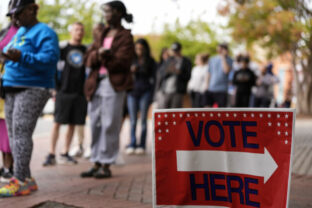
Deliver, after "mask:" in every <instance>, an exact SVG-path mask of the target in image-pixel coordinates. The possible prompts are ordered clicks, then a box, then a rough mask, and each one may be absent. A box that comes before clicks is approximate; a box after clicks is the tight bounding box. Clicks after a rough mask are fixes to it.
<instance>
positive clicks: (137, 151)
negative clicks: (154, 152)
mask: <svg viewBox="0 0 312 208" xmlns="http://www.w3.org/2000/svg"><path fill="white" fill-rule="evenodd" d="M135 154H136V155H144V154H145V149H143V148H142V147H139V148H136V149H135Z"/></svg>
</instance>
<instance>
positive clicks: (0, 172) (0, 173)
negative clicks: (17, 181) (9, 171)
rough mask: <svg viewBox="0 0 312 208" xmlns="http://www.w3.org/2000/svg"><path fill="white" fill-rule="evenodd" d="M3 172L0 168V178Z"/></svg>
mask: <svg viewBox="0 0 312 208" xmlns="http://www.w3.org/2000/svg"><path fill="white" fill-rule="evenodd" d="M3 171H4V168H0V177H1V176H2V173H3Z"/></svg>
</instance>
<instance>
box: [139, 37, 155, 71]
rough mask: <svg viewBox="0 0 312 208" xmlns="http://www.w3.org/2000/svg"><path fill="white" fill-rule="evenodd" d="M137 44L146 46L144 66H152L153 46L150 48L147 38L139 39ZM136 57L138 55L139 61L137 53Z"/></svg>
mask: <svg viewBox="0 0 312 208" xmlns="http://www.w3.org/2000/svg"><path fill="white" fill-rule="evenodd" d="M136 44H140V45H142V46H143V48H144V52H143V67H144V68H146V69H148V68H150V67H151V65H152V64H153V63H154V59H153V57H152V56H151V48H150V46H149V44H148V42H147V40H145V39H144V38H140V39H138V40H137V41H135V45H136ZM135 57H136V61H138V57H137V55H136V56H135Z"/></svg>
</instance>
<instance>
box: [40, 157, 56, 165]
mask: <svg viewBox="0 0 312 208" xmlns="http://www.w3.org/2000/svg"><path fill="white" fill-rule="evenodd" d="M55 164H56V161H55V155H53V154H48V156H47V158H46V160H45V162H44V163H43V164H42V165H43V166H44V167H46V166H53V165H55Z"/></svg>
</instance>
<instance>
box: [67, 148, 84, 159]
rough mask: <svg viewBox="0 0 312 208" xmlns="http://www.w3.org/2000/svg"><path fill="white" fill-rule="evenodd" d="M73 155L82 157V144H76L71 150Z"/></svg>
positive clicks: (70, 153)
mask: <svg viewBox="0 0 312 208" xmlns="http://www.w3.org/2000/svg"><path fill="white" fill-rule="evenodd" d="M69 155H70V156H71V157H81V156H82V155H83V148H82V147H80V146H75V147H73V148H72V149H71V150H70V151H69Z"/></svg>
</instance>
